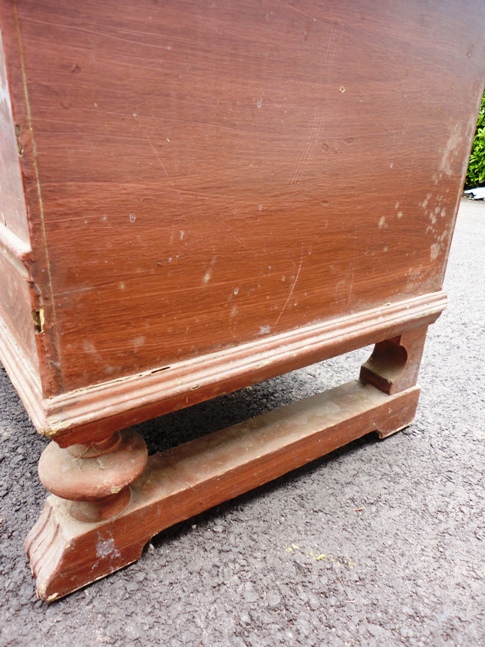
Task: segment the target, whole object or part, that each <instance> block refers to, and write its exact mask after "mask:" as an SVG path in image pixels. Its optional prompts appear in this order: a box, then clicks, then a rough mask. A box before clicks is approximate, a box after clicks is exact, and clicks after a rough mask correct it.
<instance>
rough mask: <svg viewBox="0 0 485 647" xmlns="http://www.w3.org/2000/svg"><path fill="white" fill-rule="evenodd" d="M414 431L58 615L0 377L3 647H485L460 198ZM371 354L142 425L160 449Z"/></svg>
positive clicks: (476, 276) (482, 218)
mask: <svg viewBox="0 0 485 647" xmlns="http://www.w3.org/2000/svg"><path fill="white" fill-rule="evenodd" d="M445 288H446V290H447V292H448V295H449V308H448V309H447V310H446V312H445V313H444V314H443V315H442V317H441V318H440V319H439V320H438V322H437V323H436V324H434V325H433V326H432V327H431V329H430V333H429V337H428V341H427V346H426V350H425V356H424V360H423V365H422V370H421V374H420V379H419V383H420V385H421V387H422V389H423V391H422V396H421V400H420V406H419V410H418V414H417V417H416V419H415V422H414V423H413V425H412V426H411V427H409V428H408V429H407V430H405V431H402V432H401V433H399V434H396V435H395V436H392V437H390V438H388V439H386V440H385V441H378V440H377V439H376V438H375V437H373V436H368V437H366V438H365V439H362V440H361V441H358V442H355V443H353V444H352V445H350V446H347V447H346V448H344V449H342V450H340V451H337V452H334V453H333V454H331V455H329V456H327V457H325V458H323V459H320V460H318V461H315V462H314V463H312V464H311V465H309V466H307V467H305V468H303V469H300V470H297V471H296V472H293V473H291V474H290V475H287V476H285V477H283V478H280V479H278V480H277V481H275V482H273V483H272V484H269V485H268V486H265V487H262V488H259V489H258V490H256V491H254V492H252V493H249V494H247V495H244V496H242V497H239V498H238V499H236V500H234V501H232V502H228V503H226V504H224V505H221V506H219V507H217V508H215V509H212V510H210V511H209V512H207V513H205V514H203V515H200V516H199V517H197V518H195V519H192V520H190V521H188V522H186V523H183V524H180V525H178V526H176V527H175V528H172V529H170V530H168V531H166V532H164V533H161V534H160V535H158V536H157V537H155V538H154V539H153V541H152V542H151V543H150V544H149V545H148V547H147V549H146V550H145V552H144V554H143V556H142V558H141V559H140V561H139V562H137V563H136V564H134V565H132V566H130V567H128V568H126V569H124V570H123V571H120V572H118V573H115V574H114V575H112V576H110V577H108V578H106V579H104V580H102V581H99V582H97V583H95V584H93V585H91V586H89V587H87V588H85V589H84V590H81V591H78V592H76V593H74V594H72V595H71V596H69V597H67V598H64V599H63V600H60V601H59V602H55V603H53V604H51V605H46V604H45V603H42V602H40V601H39V600H36V598H35V595H34V583H33V580H32V579H31V575H30V571H29V567H28V564H27V561H26V558H25V556H24V553H23V548H22V542H23V539H24V537H25V536H26V534H27V532H28V531H29V529H30V528H31V526H32V525H33V523H34V522H35V520H36V518H37V516H38V515H39V513H40V510H41V507H42V504H43V501H44V498H45V492H44V490H43V488H42V486H41V485H40V483H39V481H38V478H37V461H38V459H39V456H40V453H41V451H42V449H43V447H44V446H45V441H44V440H43V439H42V438H40V437H38V436H37V435H36V433H35V432H34V429H33V427H32V425H31V424H30V422H29V420H28V418H27V416H26V414H25V412H24V410H23V408H22V405H21V404H20V402H19V400H18V398H17V396H16V394H15V392H14V390H13V388H12V386H11V384H10V382H9V380H8V378H7V377H6V375H5V373H4V371H3V369H1V368H0V518H1V521H0V645H2V646H4V645H5V646H6V645H8V646H14V645H21V646H24V645H29V646H30V645H35V646H36V647H41V646H43V645H45V646H46V647H47V646H49V647H57V646H58V645H63V646H64V645H71V646H72V647H84V646H88V645H89V646H92V645H95V644H104V645H122V646H123V647H125V646H126V647H129V646H141V645H163V646H169V647H171V646H173V647H178V646H182V645H183V646H193V647H196V646H199V645H200V646H203V647H209V646H212V647H216V646H231V647H239V646H241V647H242V646H250V645H251V646H252V645H254V646H257V647H263V646H266V645H268V646H271V647H273V646H276V645H305V646H310V645H312V646H313V645H325V646H327V645H328V646H334V645H335V646H337V645H338V646H341V645H365V646H366V647H371V646H372V645H385V646H386V647H387V646H393V645H406V646H407V645H409V646H416V647H417V646H420V645H421V646H423V647H424V646H426V647H429V646H433V647H445V646H446V647H448V646H449V647H452V646H453V647H454V646H462V647H480V646H485V478H484V471H485V443H484V441H485V422H484V415H485V396H484V394H485V361H484V357H485V330H484V327H485V205H484V204H483V203H472V202H465V201H464V202H462V205H461V209H460V215H459V219H458V225H457V229H456V233H455V239H454V242H453V248H452V254H451V258H450V263H449V267H448V274H447V280H446V285H445ZM368 353H369V350H368V349H362V350H361V351H358V352H355V353H351V354H349V355H346V356H344V357H341V358H338V359H335V360H331V361H328V362H325V363H323V364H321V365H315V366H311V367H309V368H308V369H305V370H302V371H298V372H296V373H292V374H290V375H287V376H283V377H280V378H278V379H274V380H271V381H269V382H266V383H264V384H262V385H259V386H257V387H253V388H252V389H245V390H243V391H241V392H238V393H236V394H233V395H230V396H226V397H223V398H219V399H218V400H216V401H212V402H209V403H205V404H203V405H200V406H197V407H194V408H192V409H189V410H186V411H182V412H180V413H177V414H172V415H170V416H167V417H165V418H163V419H157V420H154V421H151V422H150V423H147V424H144V425H140V427H139V429H140V430H141V431H142V432H143V434H144V435H145V437H146V439H147V442H148V443H149V446H150V450H151V451H154V450H156V449H163V448H164V447H167V446H169V445H173V444H177V443H179V442H183V441H185V440H187V439H189V438H193V437H196V436H197V435H201V434H203V433H208V432H210V431H213V430H215V429H218V428H221V427H225V426H227V425H229V424H233V423H234V422H237V421H239V420H242V419H244V418H247V417H250V416H253V415H256V414H258V413H260V412H262V411H264V410H268V409H271V408H274V407H276V406H279V405H281V404H283V403H287V402H289V401H291V400H293V399H299V398H302V397H305V396H307V395H311V394H312V393H314V392H317V391H321V390H323V389H325V388H329V387H332V386H336V385H338V384H341V383H343V382H344V381H348V380H350V379H354V378H355V377H356V376H357V375H358V367H359V365H360V363H361V362H362V361H363V360H364V359H365V358H366V357H367V355H368Z"/></svg>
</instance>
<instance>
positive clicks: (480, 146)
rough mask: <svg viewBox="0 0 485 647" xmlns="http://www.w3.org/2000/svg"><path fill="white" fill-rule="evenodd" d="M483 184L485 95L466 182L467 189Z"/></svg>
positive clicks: (484, 172)
mask: <svg viewBox="0 0 485 647" xmlns="http://www.w3.org/2000/svg"><path fill="white" fill-rule="evenodd" d="M482 184H485V94H484V95H483V97H482V105H481V106H480V112H479V114H478V122H477V130H476V132H475V138H474V140H473V146H472V152H471V155H470V161H469V163H468V171H467V174H466V180H465V185H466V186H467V187H474V186H478V185H482Z"/></svg>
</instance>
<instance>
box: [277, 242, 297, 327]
mask: <svg viewBox="0 0 485 647" xmlns="http://www.w3.org/2000/svg"><path fill="white" fill-rule="evenodd" d="M302 265H303V248H302V250H301V254H300V264H299V266H298V271H297V273H296V276H295V280H294V281H293V284H292V286H291V288H290V292H289V294H288V298H287V299H286V301H285V304H284V306H283V307H282V309H281V312H280V314H279V315H278V319H277V320H276V322H275V326H277V325H278V323H279V321H280V319H281V317H282V316H283V312H284V311H285V310H286V307H287V305H288V303H289V302H290V299H291V297H292V296H293V292H294V291H295V288H296V284H297V283H298V279H299V278H300V272H301V266H302Z"/></svg>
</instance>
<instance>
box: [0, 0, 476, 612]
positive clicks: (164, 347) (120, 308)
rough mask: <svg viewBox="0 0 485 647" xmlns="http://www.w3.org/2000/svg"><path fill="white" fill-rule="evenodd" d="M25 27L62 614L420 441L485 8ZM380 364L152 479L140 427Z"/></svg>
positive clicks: (3, 314) (60, 15)
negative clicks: (160, 542)
mask: <svg viewBox="0 0 485 647" xmlns="http://www.w3.org/2000/svg"><path fill="white" fill-rule="evenodd" d="M0 10H1V14H0V17H1V39H2V42H1V43H0V57H1V58H0V93H1V94H0V137H1V145H0V192H1V193H0V252H1V253H0V319H1V322H0V358H1V361H2V363H3V365H4V366H5V368H6V370H7V371H8V373H9V375H10V376H11V379H12V382H13V383H14V385H15V386H16V388H17V390H18V392H19V395H20V397H21V398H22V400H23V402H24V404H25V407H26V409H27V411H28V413H29V415H30V416H31V419H32V421H33V423H34V425H35V426H36V427H37V429H38V430H39V432H41V433H42V434H44V435H46V436H47V437H49V438H50V439H51V440H52V441H53V442H52V443H51V444H50V445H49V446H48V447H47V449H46V451H45V452H44V454H43V457H42V459H41V463H40V475H41V479H42V481H43V482H44V484H45V485H46V487H47V488H48V489H49V490H50V491H51V492H53V493H54V494H53V495H52V496H50V497H49V498H48V501H47V503H46V508H45V510H44V512H43V514H42V517H41V519H40V520H39V522H38V523H37V525H36V526H35V527H34V529H33V531H32V532H31V534H30V535H29V538H28V540H27V543H26V546H27V550H28V553H29V556H30V559H31V564H32V567H33V570H34V572H35V574H36V576H37V579H38V584H37V587H38V593H39V595H40V596H41V597H42V598H44V599H49V600H52V599H55V598H57V597H60V596H62V595H64V594H66V593H68V592H69V591H72V590H74V589H76V588H78V587H79V586H82V585H84V584H86V583H87V582H89V581H92V580H94V579H96V578H98V577H102V576H103V575H105V574H106V573H108V572H111V571H113V570H116V569H117V568H120V567H121V566H124V565H125V564H127V563H129V562H131V561H133V560H135V559H137V557H138V556H139V555H140V552H141V550H142V548H143V545H144V544H145V542H146V541H148V539H149V538H150V537H151V536H152V535H153V534H154V533H156V532H158V531H160V530H161V529H163V528H164V527H166V526H167V525H170V524H171V523H174V522H176V521H179V520H181V519H183V518H187V517H188V516H190V515H191V514H194V513H196V512H199V511H201V510H203V509H204V508H206V507H209V506H210V505H213V504H215V503H218V502H220V501H222V500H224V499H227V498H230V497H232V496H235V495H236V494H239V493H240V492H243V491H245V490H247V489H248V488H250V487H254V486H255V485H258V484H260V483H263V482H265V481H267V480H269V479H271V478H274V477H276V476H278V475H279V474H281V473H283V472H285V471H287V470H289V469H291V468H293V467H297V466H298V465H301V464H303V463H305V462H307V461H309V460H312V459H313V458H315V457H317V456H319V455H322V454H324V453H325V452H328V451H330V450H331V449H334V448H335V447H337V446H339V445H342V444H345V443H346V442H349V441H350V440H352V439H353V438H356V437H358V436H361V435H363V434H365V433H368V432H371V431H378V432H379V433H380V435H381V436H385V435H388V434H390V433H393V432H395V431H397V430H399V429H401V428H403V427H404V426H406V425H407V424H409V423H410V422H411V420H412V418H413V415H414V412H415V409H416V405H417V399H418V393H419V389H418V387H417V386H416V379H417V373H418V369H419V362H420V358H421V353H422V349H423V345H424V341H425V335H426V329H427V326H428V325H429V324H431V323H432V322H434V321H435V319H436V318H437V317H438V316H439V314H440V312H441V311H442V310H443V308H444V307H445V301H446V299H445V295H444V294H443V292H442V283H443V275H444V271H445V267H446V261H447V255H448V250H449V246H450V242H451V237H452V233H453V226H454V219H455V216H456V212H457V205H458V201H459V198H460V193H461V189H462V185H463V180H464V173H465V170H466V166H467V159H468V153H469V148H470V144H471V140H472V137H473V133H474V127H475V120H476V114H477V110H478V103H479V100H480V97H481V95H482V91H483V82H484V80H485V41H484V40H483V33H484V29H485V3H483V1H482V0H402V1H401V2H389V1H388V0H385V1H384V0H339V1H338V2H337V1H333V0H326V1H319V2H317V1H316V0H301V1H300V0H298V1H296V0H295V1H293V2H280V1H279V0H262V1H260V0H216V1H215V2H210V3H206V2H196V1H195V0H178V1H177V2H175V1H171V0H168V1H166V2H160V3H157V2H152V1H148V0H147V1H145V0H139V1H137V2H135V1H133V0H123V1H121V2H119V1H118V2H114V1H113V0H106V1H105V2H94V0H87V1H86V2H82V3H81V2H76V1H75V0H35V1H34V0H16V1H15V0H0ZM367 344H376V346H375V351H374V353H373V355H372V357H371V358H370V360H369V361H368V362H367V363H366V364H365V365H364V367H363V368H362V371H361V374H360V378H359V380H358V381H356V382H355V383H352V384H348V385H344V386H342V387H340V388H339V389H336V390H334V391H331V392H329V393H326V394H323V395H322V396H318V397H316V398H313V399H311V400H309V401H305V402H302V403H297V404H295V405H291V406H290V407H289V408H287V409H283V410H281V411H279V412H275V413H272V414H268V415H266V416H262V417H261V418H258V419H256V420H254V421H251V422H250V423H248V424H244V425H239V426H237V427H236V428H232V429H229V430H225V431H221V432H218V433H216V434H214V435H213V436H210V437H209V438H206V439H202V440H200V441H196V442H195V443H189V444H188V445H186V446H182V447H180V448H178V449H176V450H173V451H171V452H167V453H165V454H161V455H158V456H155V457H150V459H148V463H147V452H146V447H145V445H144V443H143V441H142V439H141V438H140V437H139V436H137V435H136V434H135V433H134V432H132V431H130V430H127V429H126V428H127V427H129V425H132V424H134V423H137V422H140V421H143V420H147V419H149V418H151V417H154V416H158V415H161V414H164V413H166V412H171V411H173V410H175V409H178V408H182V407H186V406H189V405H191V404H193V403H196V402H200V401H202V400H206V399H209V398H212V397H215V396H217V395H219V394H222V393H226V392H229V391H233V390H235V389H238V388H241V387H244V386H247V385H250V384H252V383H255V382H258V381H261V380H264V379H267V378H269V377H271V376H274V375H276V374H279V373H282V372H286V371H290V370H292V369H294V368H297V367H301V366H303V365H306V364H309V363H312V362H316V361H320V360H323V359H325V358H328V357H331V356H334V355H337V354H340V353H343V352H346V351H348V350H351V349H355V348H358V347H362V346H364V345H367ZM120 430H125V431H120Z"/></svg>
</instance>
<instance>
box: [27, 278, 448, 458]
mask: <svg viewBox="0 0 485 647" xmlns="http://www.w3.org/2000/svg"><path fill="white" fill-rule="evenodd" d="M445 307H446V295H445V293H444V292H442V291H439V292H435V293H431V294H426V295H421V296H418V297H413V298H410V299H406V300H402V301H399V302H397V303H393V304H391V303H389V304H386V305H385V306H381V307H378V308H373V309H370V310H366V311H364V312H360V313H357V314H352V315H347V316H344V317H339V318H337V319H333V320H331V321H327V322H323V323H322V322H320V323H318V324H312V325H310V326H306V327H303V328H299V329H297V330H293V331H290V332H286V333H283V334H281V335H276V336H273V337H270V338H266V339H264V340H257V341H255V342H251V343H247V344H243V345H241V346H238V347H236V348H234V347H233V348H228V349H225V350H223V351H218V352H216V353H212V354H208V355H204V356H201V357H196V358H194V359H192V360H188V361H184V362H180V363H178V364H175V365H173V366H171V367H161V368H157V369H153V370H151V371H146V372H144V373H140V374H136V375H130V376H128V377H125V378H120V379H117V380H112V381H110V382H104V383H101V384H97V385H93V386H90V387H87V388H85V389H79V390H76V391H71V392H68V393H65V394H62V395H59V396H55V397H53V398H50V399H46V400H44V401H41V402H39V401H38V400H37V398H38V397H39V395H38V394H39V391H38V389H35V392H34V388H33V385H34V383H33V382H32V381H28V380H23V379H20V380H17V383H18V382H19V381H20V382H23V384H22V387H23V389H22V393H23V395H22V393H21V397H22V399H23V400H24V404H25V406H26V408H27V410H28V411H29V413H30V415H31V417H32V419H33V421H34V424H35V425H36V426H37V428H38V429H39V431H40V432H41V433H43V434H45V435H46V436H49V437H50V438H52V439H54V440H56V441H57V442H58V443H59V445H61V446H68V445H71V444H74V443H86V442H87V443H89V442H94V441H99V440H102V439H104V438H106V437H107V436H109V435H111V434H112V433H114V432H115V431H118V430H119V429H122V428H124V427H128V426H130V425H133V424H137V423H140V422H143V421H145V420H149V419H151V418H156V417H157V416H160V415H163V414H166V413H170V412H172V411H175V410H178V409H183V408H185V407H188V406H191V405H193V404H197V403H199V402H202V401H204V400H208V399H211V398H214V397H217V396H219V395H223V394H224V393H229V392H232V391H236V390H237V389H240V388H243V387H246V386H249V385H251V384H255V383H257V382H261V381H263V380H266V379H269V378H271V377H274V376H276V375H279V374H282V373H286V372H289V371H292V370H295V369H297V368H301V367H303V366H307V365H309V364H313V363H315V362H319V361H322V360H324V359H328V358H330V357H334V356H336V355H340V354H342V353H346V352H349V351H351V350H355V349H356V348H361V347H363V346H367V345H369V344H375V343H377V342H380V341H383V340H385V339H390V338H392V337H395V336H397V335H400V334H402V333H404V332H406V331H408V330H413V329H416V328H419V327H425V326H428V325H429V324H431V323H433V322H434V321H436V319H437V318H438V317H439V315H440V314H441V312H442V311H443V310H444V308H445ZM29 389H30V392H28V391H29ZM39 409H41V410H42V409H43V411H44V413H43V416H39Z"/></svg>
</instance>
